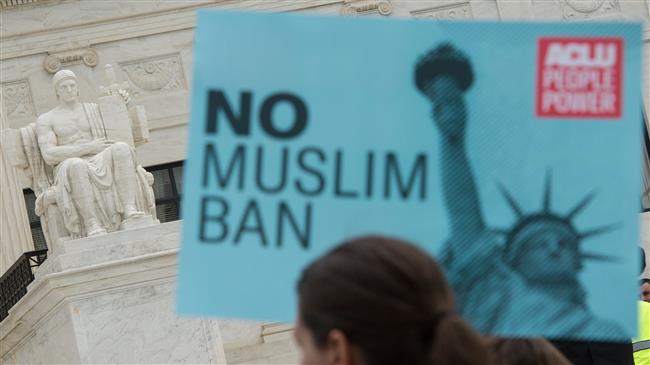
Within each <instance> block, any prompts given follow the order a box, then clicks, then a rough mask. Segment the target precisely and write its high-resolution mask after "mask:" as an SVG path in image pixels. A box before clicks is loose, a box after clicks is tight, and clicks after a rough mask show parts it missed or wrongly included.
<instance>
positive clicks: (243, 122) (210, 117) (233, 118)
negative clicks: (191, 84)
mask: <svg viewBox="0 0 650 365" xmlns="http://www.w3.org/2000/svg"><path fill="white" fill-rule="evenodd" d="M251 99H252V94H251V92H250V91H244V92H242V93H241V94H240V95H239V115H235V113H234V112H233V110H232V108H231V107H230V103H228V101H227V100H226V96H225V95H224V93H223V91H221V90H210V91H208V114H207V117H206V118H207V120H206V123H205V131H206V133H209V134H216V133H217V124H218V122H217V119H218V118H219V114H221V113H219V111H220V110H221V111H223V113H224V114H225V115H226V118H227V119H228V122H229V123H230V127H231V128H232V130H233V131H234V132H235V134H237V135H240V136H241V135H248V134H249V133H250V125H251Z"/></svg>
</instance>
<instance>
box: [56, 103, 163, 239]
mask: <svg viewBox="0 0 650 365" xmlns="http://www.w3.org/2000/svg"><path fill="white" fill-rule="evenodd" d="M82 105H83V110H84V113H85V116H86V119H87V121H88V124H89V125H90V129H91V133H92V136H93V138H94V139H98V138H106V133H105V128H104V124H103V121H102V118H101V115H100V113H99V107H98V106H97V104H94V103H83V104H82ZM113 151H114V150H113V148H111V147H109V148H107V149H105V150H104V151H102V152H100V153H98V154H96V155H94V156H83V157H81V158H82V159H84V160H85V161H87V166H88V178H89V181H90V190H91V191H92V194H93V198H94V204H93V209H94V210H95V216H96V217H97V220H98V223H99V224H100V225H102V226H103V227H104V228H106V230H107V231H109V232H110V231H114V230H117V229H118V228H119V226H120V223H121V222H122V213H123V204H122V201H121V200H120V196H119V194H118V191H117V186H116V183H115V179H114V168H115V163H116V161H115V159H114V158H113V157H114V156H113V154H114V152H113ZM131 158H132V161H133V162H134V164H133V165H134V166H137V168H136V171H135V173H136V177H137V183H136V208H137V209H138V210H139V211H144V212H146V213H147V214H151V215H153V217H154V218H155V199H154V196H153V192H152V191H151V190H150V189H147V187H148V186H149V185H150V184H151V182H150V181H151V180H152V179H153V177H152V175H151V174H150V173H148V172H147V171H145V170H144V169H143V168H142V167H141V166H139V165H138V164H137V163H136V159H135V151H134V150H133V148H131ZM72 163H74V159H67V160H65V161H63V162H61V163H59V164H58V165H57V166H55V167H54V172H53V175H54V184H53V186H54V188H55V192H56V203H57V205H58V207H59V210H60V211H61V213H62V215H63V221H64V224H65V227H66V228H67V229H68V231H69V232H70V235H71V236H72V238H78V237H84V236H86V232H85V228H86V227H85V225H84V224H83V222H82V218H81V215H80V213H79V211H78V207H77V205H76V203H75V201H74V199H73V197H72V191H71V183H70V179H71V177H70V172H69V170H70V166H71V164H72Z"/></svg>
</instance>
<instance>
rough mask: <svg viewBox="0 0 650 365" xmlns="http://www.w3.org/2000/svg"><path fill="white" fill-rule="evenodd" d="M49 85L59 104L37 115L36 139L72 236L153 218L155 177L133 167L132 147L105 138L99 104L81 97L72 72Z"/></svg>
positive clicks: (134, 164) (57, 75)
mask: <svg viewBox="0 0 650 365" xmlns="http://www.w3.org/2000/svg"><path fill="white" fill-rule="evenodd" d="M53 84H54V89H55V92H56V95H57V98H58V100H59V105H58V106H57V107H55V108H54V109H52V110H50V111H48V112H46V113H44V114H42V115H40V116H39V117H38V120H37V122H36V137H37V140H38V147H39V148H40V152H41V155H42V157H43V160H44V161H45V163H46V164H47V165H49V166H50V167H52V176H53V182H52V187H51V188H50V189H49V190H50V192H52V190H53V192H54V196H55V198H56V205H57V206H58V209H59V211H60V213H61V216H62V218H63V223H64V225H65V228H66V230H67V231H68V233H69V235H70V237H71V238H80V237H85V236H93V235H98V234H103V233H106V232H110V231H115V230H118V229H121V228H124V227H125V226H127V225H128V222H132V221H135V220H141V219H148V220H149V221H154V220H155V203H154V197H153V191H152V189H151V184H152V182H153V178H152V176H151V174H149V173H148V172H146V171H145V170H144V169H143V168H142V167H141V166H138V165H137V162H136V158H135V151H134V149H133V148H132V147H131V146H130V145H129V144H127V143H124V142H119V141H113V140H110V139H108V138H107V137H106V128H105V126H104V121H103V120H102V115H101V113H100V108H99V107H98V105H97V104H93V103H81V102H80V101H79V91H78V89H77V77H76V75H75V74H74V73H73V72H72V71H69V70H61V71H59V72H57V73H56V74H55V75H54V77H53ZM41 210H42V208H41ZM38 213H39V201H37V214H38Z"/></svg>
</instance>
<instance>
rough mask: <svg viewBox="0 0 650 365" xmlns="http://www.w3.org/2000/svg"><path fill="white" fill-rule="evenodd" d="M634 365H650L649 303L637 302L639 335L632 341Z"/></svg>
mask: <svg viewBox="0 0 650 365" xmlns="http://www.w3.org/2000/svg"><path fill="white" fill-rule="evenodd" d="M632 349H633V351H634V365H650V303H648V302H644V301H639V335H638V337H637V338H635V339H633V340H632Z"/></svg>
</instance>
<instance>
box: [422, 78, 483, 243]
mask: <svg viewBox="0 0 650 365" xmlns="http://www.w3.org/2000/svg"><path fill="white" fill-rule="evenodd" d="M430 92H431V95H435V97H434V98H433V101H434V109H433V118H434V121H435V123H436V125H437V127H438V129H439V131H440V136H441V173H442V191H443V195H444V202H445V205H446V207H447V212H448V215H449V219H450V224H451V233H452V240H453V242H454V244H455V245H461V246H466V245H471V243H472V242H476V240H477V239H478V237H479V236H480V235H482V234H484V233H485V232H486V231H487V229H486V225H485V221H484V220H483V215H482V213H481V206H480V202H479V197H478V191H477V189H476V182H475V180H474V176H473V175H472V170H471V168H470V164H469V160H468V158H467V152H466V150H465V123H466V118H467V116H466V106H465V101H464V97H463V94H462V91H461V90H460V89H459V88H458V86H457V85H456V83H455V82H454V81H453V80H452V79H451V78H445V77H438V78H436V79H435V80H434V81H433V82H432V85H431V88H430ZM456 248H458V247H456ZM466 248H467V247H466ZM454 251H457V250H456V249H455V250H454Z"/></svg>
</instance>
